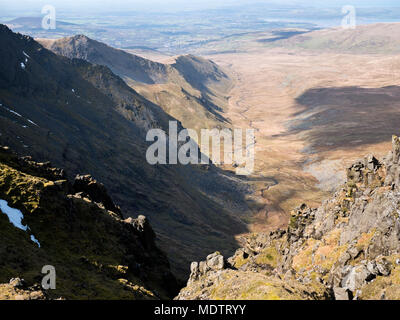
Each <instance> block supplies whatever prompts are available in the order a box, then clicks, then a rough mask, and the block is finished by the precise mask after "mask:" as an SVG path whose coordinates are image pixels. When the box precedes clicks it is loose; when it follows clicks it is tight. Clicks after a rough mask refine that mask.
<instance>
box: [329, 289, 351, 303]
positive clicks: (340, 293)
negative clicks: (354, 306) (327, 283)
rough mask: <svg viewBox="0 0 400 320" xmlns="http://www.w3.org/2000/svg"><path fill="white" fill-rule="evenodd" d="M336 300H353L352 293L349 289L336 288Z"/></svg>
mask: <svg viewBox="0 0 400 320" xmlns="http://www.w3.org/2000/svg"><path fill="white" fill-rule="evenodd" d="M333 293H334V295H335V300H351V293H350V292H349V290H348V289H345V288H340V287H335V288H333Z"/></svg>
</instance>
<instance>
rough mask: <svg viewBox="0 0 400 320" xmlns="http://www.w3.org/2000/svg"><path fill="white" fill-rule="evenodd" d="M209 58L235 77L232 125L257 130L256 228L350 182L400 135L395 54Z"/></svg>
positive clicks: (282, 220) (276, 52)
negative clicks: (360, 163)
mask: <svg viewBox="0 0 400 320" xmlns="http://www.w3.org/2000/svg"><path fill="white" fill-rule="evenodd" d="M207 58H210V59H212V60H214V61H215V62H216V63H218V64H219V65H221V66H223V67H225V68H226V69H228V70H230V71H231V73H233V74H234V76H235V80H236V85H235V87H234V89H233V90H232V91H231V93H230V103H229V107H228V109H227V110H226V116H227V118H229V119H230V120H231V121H232V123H233V127H240V128H254V129H256V159H255V166H256V171H255V177H256V178H257V179H255V180H256V181H255V182H254V185H255V187H256V194H255V196H256V197H258V198H259V199H262V201H263V202H264V204H265V207H264V208H263V209H262V210H259V211H258V213H256V214H255V215H254V217H253V219H252V223H251V228H250V230H251V231H252V232H259V231H265V230H269V229H275V228H277V227H283V226H285V225H286V224H287V221H288V212H289V211H290V210H292V209H293V208H294V207H295V206H297V205H299V204H301V203H304V202H306V203H308V204H309V205H311V206H317V205H318V204H319V203H320V201H321V200H323V199H324V198H326V197H327V196H328V194H329V192H331V191H333V190H334V189H335V188H336V187H337V185H339V184H341V183H342V182H344V178H345V177H344V173H345V172H344V170H343V169H344V168H345V167H346V166H347V165H349V164H350V163H352V162H353V161H354V160H355V159H358V158H359V157H362V156H364V155H365V154H368V153H370V152H374V153H375V154H376V155H378V156H380V155H382V154H383V153H385V152H386V151H387V150H388V149H389V146H390V139H391V134H398V131H399V130H398V127H397V128H396V123H395V122H391V121H390V118H391V117H392V116H394V117H398V113H399V112H398V110H399V108H398V106H399V104H400V102H398V101H396V100H395V99H393V97H395V96H397V93H398V92H399V89H398V88H399V87H397V86H398V85H399V84H400V79H399V78H396V70H399V67H400V63H399V62H398V57H396V56H387V55H385V56H384V55H382V56H378V55H348V54H332V53H329V54H321V53H310V52H305V51H304V52H301V51H297V52H295V51H294V50H288V49H280V48H279V49H277V48H275V49H268V48H265V49H260V48H257V49H254V50H248V52H246V53H234V54H218V55H213V56H208V57H207ZM387 86H391V87H388V88H386V87H387ZM354 97H355V98H354ZM352 98H354V99H355V101H352ZM358 98H359V99H358ZM383 106H387V107H388V108H390V109H389V110H388V108H385V109H384V110H382V109H381V108H380V107H383ZM396 107H397V110H396V109H395V108H396Z"/></svg>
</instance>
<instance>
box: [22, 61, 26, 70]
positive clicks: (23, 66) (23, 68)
mask: <svg viewBox="0 0 400 320" xmlns="http://www.w3.org/2000/svg"><path fill="white" fill-rule="evenodd" d="M25 68H26V67H25V63H23V62H21V69H22V70H25Z"/></svg>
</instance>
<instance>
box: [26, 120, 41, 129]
mask: <svg viewBox="0 0 400 320" xmlns="http://www.w3.org/2000/svg"><path fill="white" fill-rule="evenodd" d="M26 120H27V121H28V122H29V123H32V124H33V125H35V126H36V127H39V126H38V125H37V124H36V123H34V122H33V121H32V120H30V119H26Z"/></svg>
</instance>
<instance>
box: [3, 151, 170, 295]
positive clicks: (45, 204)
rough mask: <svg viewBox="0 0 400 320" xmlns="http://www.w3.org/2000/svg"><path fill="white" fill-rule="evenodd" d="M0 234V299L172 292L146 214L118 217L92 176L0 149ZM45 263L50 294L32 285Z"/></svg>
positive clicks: (165, 263) (166, 267)
mask: <svg viewBox="0 0 400 320" xmlns="http://www.w3.org/2000/svg"><path fill="white" fill-rule="evenodd" d="M0 230H1V232H0V256H1V260H0V283H3V284H0V299H2V298H3V299H44V298H59V297H62V298H66V299H159V298H164V299H167V298H171V297H172V296H174V295H175V294H176V292H177V289H178V287H177V282H176V280H175V278H174V276H173V275H172V273H171V272H170V268H169V262H168V260H167V258H166V256H165V254H164V253H163V252H162V251H160V250H159V249H158V247H157V246H156V244H155V234H154V232H153V230H152V228H151V226H150V225H149V223H148V221H147V219H146V218H145V217H144V216H139V217H138V218H137V219H133V218H128V219H125V220H124V218H123V215H122V212H121V210H120V208H119V207H118V206H117V205H115V203H114V202H113V200H112V199H111V197H110V196H109V195H108V194H107V191H106V189H105V187H104V186H103V185H102V184H101V183H99V182H97V181H96V180H95V179H93V178H92V177H91V176H88V175H86V176H77V177H76V178H75V181H74V182H71V181H68V180H67V178H66V177H65V174H64V171H63V170H60V169H56V168H52V167H51V166H50V164H49V163H36V162H34V161H32V159H31V158H30V157H24V158H19V157H17V156H16V155H15V154H14V153H12V152H11V151H10V150H9V149H8V148H5V147H2V148H0ZM45 265H51V266H54V267H55V270H56V289H55V290H47V291H46V292H44V291H43V290H41V288H40V287H38V286H37V284H40V283H41V280H42V278H43V277H44V274H42V273H41V271H42V268H43V266H45ZM10 279H13V280H11V281H10ZM21 279H24V281H22V280H21Z"/></svg>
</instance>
